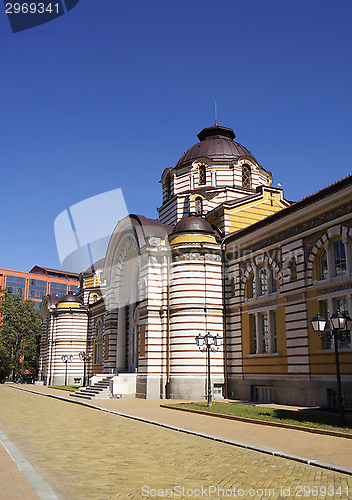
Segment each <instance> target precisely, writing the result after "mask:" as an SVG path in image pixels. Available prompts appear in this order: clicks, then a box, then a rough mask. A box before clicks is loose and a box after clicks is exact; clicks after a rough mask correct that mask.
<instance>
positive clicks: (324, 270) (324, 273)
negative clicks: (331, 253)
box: [320, 250, 328, 280]
mask: <svg viewBox="0 0 352 500" xmlns="http://www.w3.org/2000/svg"><path fill="white" fill-rule="evenodd" d="M327 277H328V254H327V253H326V250H324V251H323V253H322V254H321V256H320V279H322V280H326V279H327Z"/></svg>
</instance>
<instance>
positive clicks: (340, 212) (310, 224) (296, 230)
mask: <svg viewBox="0 0 352 500" xmlns="http://www.w3.org/2000/svg"><path fill="white" fill-rule="evenodd" d="M350 213H352V203H348V204H346V205H343V206H342V207H339V208H336V209H335V210H332V211H331V212H328V213H325V214H322V215H319V216H318V217H314V218H313V219H310V220H307V221H304V222H302V223H301V224H297V226H294V227H292V228H290V229H287V230H283V231H281V232H280V233H279V234H276V235H275V236H272V237H271V238H267V239H265V240H262V241H259V242H258V243H256V244H255V245H253V246H251V247H249V248H247V249H246V250H242V253H243V252H244V251H248V252H257V251H258V250H261V249H262V248H265V247H268V246H270V245H273V244H275V243H279V242H280V241H284V240H287V239H288V238H292V237H293V236H297V235H298V234H300V233H304V232H305V231H308V230H309V229H313V228H314V227H318V226H321V225H322V224H325V223H327V222H330V221H333V220H335V219H338V218H339V217H342V216H344V215H347V214H350ZM345 225H348V224H346V223H345V222H344V226H345Z"/></svg>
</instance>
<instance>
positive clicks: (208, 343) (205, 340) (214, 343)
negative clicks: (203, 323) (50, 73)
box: [195, 333, 222, 406]
mask: <svg viewBox="0 0 352 500" xmlns="http://www.w3.org/2000/svg"><path fill="white" fill-rule="evenodd" d="M195 341H196V344H197V346H198V347H199V350H200V351H201V352H207V353H208V391H207V399H208V403H207V406H211V380H210V351H213V352H217V351H218V350H219V349H220V346H221V344H222V337H220V335H216V336H215V337H214V336H213V335H211V334H210V333H207V334H206V335H204V336H203V335H201V334H199V335H197V337H196V338H195Z"/></svg>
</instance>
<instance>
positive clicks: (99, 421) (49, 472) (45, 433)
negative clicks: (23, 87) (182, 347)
mask: <svg viewBox="0 0 352 500" xmlns="http://www.w3.org/2000/svg"><path fill="white" fill-rule="evenodd" d="M22 387H24V388H26V389H28V388H29V389H31V390H36V391H38V392H46V393H48V394H55V395H60V396H63V397H66V396H67V395H66V394H65V393H63V392H62V391H57V390H54V389H48V388H46V387H33V386H28V385H27V386H22ZM67 394H68V393H67ZM67 397H69V396H67ZM0 399H1V409H0V429H1V430H2V431H3V432H4V433H5V434H6V435H7V436H8V437H9V439H10V440H11V441H12V442H13V443H14V444H15V445H16V446H17V447H18V448H19V449H20V451H21V452H22V453H23V454H24V455H25V456H26V458H27V459H28V460H29V461H30V463H31V464H32V465H33V466H34V468H35V469H36V470H37V471H38V472H39V473H40V475H41V476H42V477H43V478H44V480H45V481H46V482H47V483H48V484H49V485H51V486H52V488H53V489H54V490H55V491H56V493H57V495H58V496H59V497H60V498H62V499H64V500H71V499H72V500H81V499H82V500H90V499H99V500H100V499H110V498H111V499H118V498H121V499H130V498H132V499H143V498H155V497H158V498H165V499H166V498H171V497H174V498H183V499H187V500H188V499H190V498H212V499H217V498H231V497H232V498H239V497H240V496H242V497H247V498H255V499H259V498H261V499H265V498H269V497H270V498H272V499H287V498H302V497H303V498H304V497H305V498H318V499H320V498H343V499H347V498H351V496H352V494H349V492H350V491H351V492H352V477H351V476H349V475H346V474H343V473H339V472H336V471H329V470H326V469H323V468H319V467H315V466H313V465H307V464H304V463H300V462H298V461H292V460H287V459H284V458H280V457H278V456H271V455H269V454H264V453H259V452H257V451H252V450H248V449H244V448H238V447H236V446H231V445H229V444H225V443H221V442H216V441H212V440H208V439H204V438H201V437H198V436H195V435H188V434H184V433H179V432H175V431H172V430H169V429H166V428H162V427H159V426H155V425H150V424H146V423H144V422H139V421H135V420H131V419H127V418H123V417H120V416H117V415H114V414H111V413H108V412H103V411H99V410H95V409H92V408H88V407H86V406H82V405H76V404H72V403H68V402H65V401H61V400H57V399H54V398H47V397H43V396H40V395H37V394H33V393H29V392H25V391H21V390H16V389H13V388H11V387H9V386H0ZM93 404H94V405H97V406H98V405H99V406H101V407H102V408H108V409H111V410H114V411H119V412H121V413H129V414H133V415H137V416H140V417H143V418H148V419H151V420H154V421H160V422H163V423H168V424H169V425H174V426H176V427H182V428H185V427H187V428H188V429H190V430H192V429H194V430H196V431H198V432H201V431H202V430H205V432H206V434H212V435H217V436H219V437H221V436H223V437H224V438H227V439H233V440H236V441H241V442H248V443H249V442H253V443H254V444H256V445H260V446H263V447H268V448H271V449H276V450H280V449H282V450H284V451H285V452H286V453H291V454H295V455H296V454H297V455H301V456H309V457H311V458H312V459H313V460H314V459H316V460H321V461H324V462H330V463H335V464H336V465H341V466H343V467H351V459H350V455H351V449H352V442H351V440H347V439H343V438H335V437H330V436H320V435H316V434H308V433H305V432H302V431H292V430H289V429H278V428H270V427H266V426H262V425H257V424H247V423H244V422H235V421H227V420H224V419H217V418H216V417H209V416H203V415H195V414H188V413H187V414H185V413H184V412H176V411H174V410H169V409H163V408H160V406H159V405H160V401H149V400H147V401H145V400H136V399H122V400H105V401H104V400H100V401H94V402H93ZM269 431H270V432H269ZM269 434H270V435H269ZM1 474H2V472H1ZM182 488H184V491H182ZM218 488H219V490H218ZM234 488H235V490H234ZM2 498H6V499H7V498H10V499H11V500H12V499H17V498H22V497H19V496H13V497H11V496H8V497H6V496H4V497H1V494H0V499H2Z"/></svg>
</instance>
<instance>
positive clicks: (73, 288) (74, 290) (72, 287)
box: [70, 285, 79, 293]
mask: <svg viewBox="0 0 352 500" xmlns="http://www.w3.org/2000/svg"><path fill="white" fill-rule="evenodd" d="M70 292H73V293H78V292H79V286H76V285H70Z"/></svg>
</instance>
